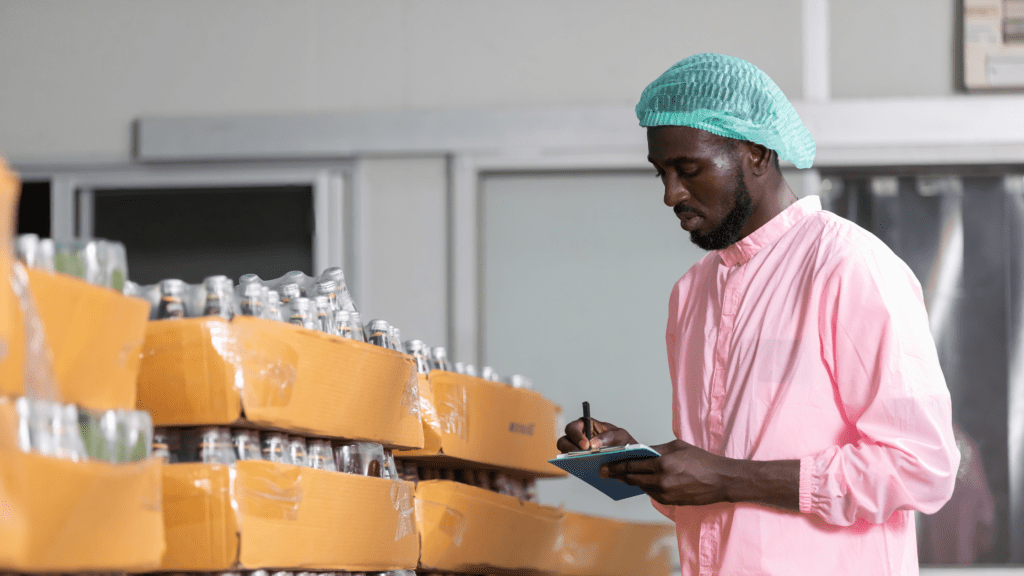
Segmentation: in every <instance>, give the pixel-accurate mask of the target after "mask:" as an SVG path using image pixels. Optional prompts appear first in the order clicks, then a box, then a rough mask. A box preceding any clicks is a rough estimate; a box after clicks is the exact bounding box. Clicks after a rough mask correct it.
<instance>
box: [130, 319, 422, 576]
mask: <svg viewBox="0 0 1024 576" xmlns="http://www.w3.org/2000/svg"><path fill="white" fill-rule="evenodd" d="M416 386H417V378H416V372H415V364H414V362H413V360H412V358H411V357H409V356H406V355H404V354H401V353H398V352H395V351H392V350H386V349H384V348H380V347H377V346H372V345H370V344H365V343H362V342H356V341H353V340H348V339H345V338H340V337H337V336H331V335H328V334H324V333H322V332H317V331H314V330H309V329H306V328H302V327H300V326H294V325H291V324H286V323H281V322H273V321H269V320H263V319H259V318H251V317H243V316H236V317H235V318H234V319H232V320H231V321H227V320H224V319H221V318H214V317H207V318H192V319H182V320H157V321H153V322H150V323H149V326H148V329H147V332H146V339H145V344H144V346H143V359H142V367H141V370H140V373H139V379H138V395H139V399H138V406H139V408H140V409H144V410H147V411H149V412H150V413H151V414H152V415H153V421H154V423H155V425H157V426H233V427H245V428H255V429H261V430H274V431H283V432H287V433H291V434H301V435H304V436H307V437H319V438H329V439H344V440H352V441H370V442H378V443H380V444H383V445H384V446H385V447H390V448H392V449H396V448H419V447H422V446H423V429H422V426H421V424H420V417H419V412H418V410H419V402H418V395H417V391H416ZM163 480H164V489H163V509H164V523H165V529H166V534H167V536H166V539H167V552H166V554H165V555H164V557H163V560H162V563H161V565H160V570H163V571H181V572H184V571H225V570H235V569H265V568H275V569H283V570H330V571H335V570H345V571H358V572H364V571H387V570H400V569H414V568H415V567H416V562H417V557H418V553H419V541H418V539H417V537H416V525H415V511H414V501H413V497H414V485H413V484H412V483H409V482H403V481H401V480H397V479H394V480H387V479H381V478H372V477H366V476H358V475H352V474H345V473H340V472H329V471H324V470H315V469H312V468H306V467H298V466H294V465H291V464H282V463H277V462H267V461H239V462H238V463H237V464H235V465H231V466H227V465H222V464H205V463H181V464H170V465H167V466H165V467H164V478H163Z"/></svg>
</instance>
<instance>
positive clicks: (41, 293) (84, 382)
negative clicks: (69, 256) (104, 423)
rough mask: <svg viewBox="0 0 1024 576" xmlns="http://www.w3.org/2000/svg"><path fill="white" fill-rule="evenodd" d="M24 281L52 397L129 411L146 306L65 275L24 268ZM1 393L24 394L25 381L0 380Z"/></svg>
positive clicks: (88, 406) (147, 306) (146, 310)
mask: <svg viewBox="0 0 1024 576" xmlns="http://www.w3.org/2000/svg"><path fill="white" fill-rule="evenodd" d="M28 277H29V282H30V285H29V288H30V291H31V293H32V299H33V302H34V304H35V309H36V312H37V314H38V315H39V319H40V320H41V321H42V326H43V333H44V334H45V336H46V343H47V345H48V347H49V349H50V351H51V353H52V358H53V375H54V378H55V380H56V382H57V384H58V388H59V389H58V396H57V397H58V398H59V399H60V400H61V401H62V402H66V403H69V404H78V405H79V406H84V407H87V408H92V409H95V410H109V409H112V408H123V409H126V410H132V409H134V408H135V401H136V398H135V391H136V384H135V382H136V379H137V378H138V373H139V364H140V362H141V353H142V342H143V338H144V336H145V332H146V324H147V320H148V318H149V303H148V302H146V301H145V300H143V299H141V298H133V297H130V296H125V295H124V294H121V293H120V292H117V291H115V290H112V289H110V288H106V287H103V286H93V285H92V284H89V283H87V282H86V281H84V280H81V279H79V278H75V277H74V276H68V275H66V274H60V273H54V272H47V271H45V270H36V269H29V270H28ZM19 320H20V317H19ZM20 329H21V330H23V329H24V328H23V327H20ZM0 393H3V394H7V395H11V396H21V395H23V394H24V393H25V390H24V379H23V378H16V379H14V380H12V381H11V382H9V383H7V386H6V387H5V386H4V383H2V382H0ZM44 396H45V394H44Z"/></svg>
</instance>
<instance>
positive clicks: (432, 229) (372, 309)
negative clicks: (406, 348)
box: [352, 158, 448, 346]
mask: <svg viewBox="0 0 1024 576" xmlns="http://www.w3.org/2000/svg"><path fill="white" fill-rule="evenodd" d="M356 171H357V177H356V180H357V181H356V184H355V190H354V193H355V194H357V195H358V199H357V200H356V201H355V204H356V205H357V208H355V212H356V214H355V217H356V218H357V219H358V224H357V226H358V228H357V230H358V237H357V238H355V239H353V242H354V243H355V245H356V246H355V248H354V249H355V251H356V252H357V254H358V257H357V262H358V264H357V265H356V269H355V270H354V271H353V272H354V276H355V278H354V282H353V286H352V289H353V291H354V293H353V296H354V297H355V299H356V304H357V305H358V306H359V310H360V312H361V313H362V316H363V321H364V323H365V322H369V321H370V320H371V319H373V318H383V319H384V320H387V321H388V322H389V323H391V324H392V325H394V326H398V328H399V329H400V330H401V331H402V338H404V339H406V340H409V339H414V338H415V339H420V340H424V341H426V342H427V343H428V344H430V345H432V346H441V345H444V343H445V342H446V341H447V338H448V332H447V330H448V322H447V316H446V315H447V300H446V299H447V296H446V295H447V293H448V280H447V254H448V246H447V217H446V211H447V191H448V182H447V172H446V164H445V159H444V158H413V159H408V158H407V159H388V160H360V161H359V162H358V166H357V169H356Z"/></svg>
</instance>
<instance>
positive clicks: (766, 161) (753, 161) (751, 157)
mask: <svg viewBox="0 0 1024 576" xmlns="http://www.w3.org/2000/svg"><path fill="white" fill-rule="evenodd" d="M746 145H747V164H748V166H749V168H750V172H751V173H752V174H753V175H754V176H755V177H756V176H762V175H764V173H765V172H767V171H768V170H769V169H770V168H771V167H772V151H771V150H769V149H768V148H767V147H765V146H762V145H760V144H755V143H753V142H747V143H746Z"/></svg>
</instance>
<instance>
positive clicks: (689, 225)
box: [679, 212, 704, 232]
mask: <svg viewBox="0 0 1024 576" xmlns="http://www.w3.org/2000/svg"><path fill="white" fill-rule="evenodd" d="M703 221H704V218H702V217H700V216H697V215H696V214H693V213H690V212H684V213H682V214H680V215H679V225H680V226H682V227H683V230H686V231H687V232H693V231H694V230H696V229H697V227H698V226H700V223H701V222H703Z"/></svg>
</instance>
